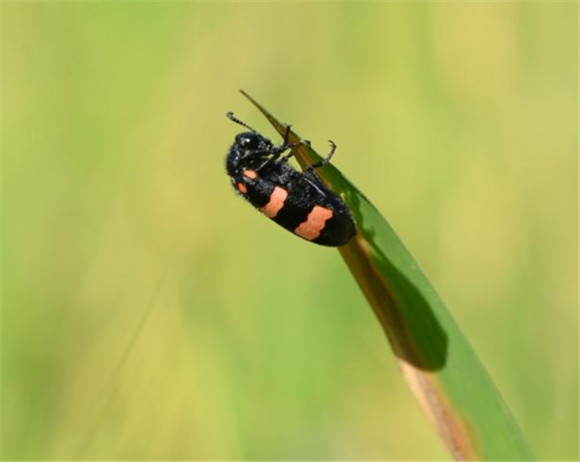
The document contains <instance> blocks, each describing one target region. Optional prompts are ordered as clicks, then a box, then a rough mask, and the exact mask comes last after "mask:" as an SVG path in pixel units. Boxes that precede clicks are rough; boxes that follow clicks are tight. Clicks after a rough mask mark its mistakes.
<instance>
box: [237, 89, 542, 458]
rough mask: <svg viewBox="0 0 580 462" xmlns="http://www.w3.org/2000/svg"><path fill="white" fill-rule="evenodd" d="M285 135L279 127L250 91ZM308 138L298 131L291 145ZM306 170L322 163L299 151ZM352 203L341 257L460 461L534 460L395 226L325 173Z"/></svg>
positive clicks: (335, 174)
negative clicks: (350, 231)
mask: <svg viewBox="0 0 580 462" xmlns="http://www.w3.org/2000/svg"><path fill="white" fill-rule="evenodd" d="M242 93H243V94H244V96H246V97H247V98H248V99H249V100H250V101H251V102H252V103H253V104H254V105H255V106H256V107H257V108H258V109H259V110H260V111H261V112H262V113H263V114H264V116H265V117H266V118H267V119H268V120H269V121H270V123H271V124H272V125H273V126H274V128H275V129H276V130H277V131H278V132H279V133H280V135H282V136H283V135H284V134H285V132H286V127H287V125H285V124H283V123H281V122H279V121H278V120H277V119H276V118H274V117H273V116H272V115H271V114H270V113H269V112H268V111H266V110H265V109H264V108H263V107H262V106H261V105H260V104H258V103H257V102H256V101H255V100H254V99H252V98H251V97H250V96H249V95H248V94H246V93H245V92H243V91H242ZM300 139H301V138H300V137H299V136H298V135H296V133H294V132H290V135H289V142H291V143H292V142H295V141H299V140H300ZM294 152H295V155H296V158H297V159H298V162H299V163H300V165H301V166H302V168H305V167H306V166H308V165H311V164H312V163H314V162H316V161H318V160H320V156H319V155H318V154H316V152H314V150H312V149H311V148H310V147H309V146H307V145H305V144H300V145H298V146H297V147H296V148H294ZM318 172H319V174H320V176H321V177H322V179H323V180H324V181H325V182H326V184H327V185H328V186H329V187H331V188H332V189H333V190H334V191H336V192H337V193H339V194H340V195H341V196H342V197H343V199H344V200H345V201H346V203H347V204H348V206H349V207H350V210H351V211H352V213H353V216H354V219H355V223H356V225H357V229H358V233H357V235H356V236H355V238H353V239H352V240H351V241H350V242H349V243H348V244H347V245H345V246H343V247H341V248H340V249H339V250H340V253H341V254H342V257H343V258H344V260H345V262H346V263H347V265H348V267H349V269H350V271H351V272H352V274H353V276H354V278H355V279H356V281H357V283H358V284H359V286H360V288H361V290H362V291H363V293H364V294H365V296H366V298H367V300H368V302H369V304H370V305H371V307H372V308H373V310H374V312H375V314H376V316H377V317H378V319H379V321H380V323H381V325H382V327H383V329H384V331H385V333H386V335H387V337H388V339H389V342H390V344H391V347H392V349H393V351H394V353H395V355H396V357H397V359H398V362H399V365H400V367H401V370H402V372H403V375H404V377H405V379H406V380H407V383H408V384H409V386H410V388H411V390H412V392H413V394H414V395H415V397H416V398H417V400H418V401H419V404H420V405H421V407H422V408H423V410H424V411H425V413H426V415H427V417H428V419H429V421H430V422H431V424H432V425H433V427H434V428H435V430H436V431H437V434H438V435H439V437H440V438H441V440H442V441H443V443H444V444H445V445H446V447H447V448H448V450H449V452H450V454H451V455H452V457H454V458H455V459H456V460H531V459H532V456H531V453H530V451H529V449H528V447H527V445H526V443H525V442H524V440H523V437H522V435H521V433H520V430H519V428H518V426H517V424H516V423H515V421H514V420H513V418H512V416H511V414H510V412H509V411H508V409H507V408H506V406H505V404H504V402H503V400H502V398H501V396H500V395H499V393H498V391H497V389H496V387H495V385H494V384H493V382H492V381H491V379H490V377H489V376H488V374H487V372H486V371H485V369H484V368H483V366H482V365H481V363H480V361H479V359H478V358H477V356H476V355H475V353H474V352H473V350H472V348H471V347H470V345H469V343H468V342H467V341H466V339H465V337H464V336H463V334H462V333H461V331H460V330H459V327H458V326H457V324H456V323H455V322H454V320H453V318H452V317H451V315H450V314H449V311H448V310H447V308H446V307H445V305H444V304H443V302H442V300H441V299H440V298H439V296H438V295H437V293H436V292H435V290H434V289H433V287H432V286H431V284H430V283H429V281H428V280H427V278H426V277H425V275H424V274H423V273H422V271H421V270H420V269H419V267H418V265H417V263H416V262H415V261H414V260H413V257H412V256H411V255H410V253H409V252H408V251H407V249H406V248H405V246H404V245H403V244H402V242H401V241H400V239H399V238H398V237H397V235H396V234H395V232H394V231H393V229H392V228H391V226H390V225H389V223H388V222H387V221H386V220H385V219H384V218H383V216H382V215H381V214H380V213H379V212H378V211H377V209H376V208H375V207H374V206H373V205H372V204H371V203H370V201H369V200H368V199H367V198H366V197H365V196H364V195H363V194H362V193H361V192H360V191H359V190H358V189H357V188H355V187H354V186H353V185H352V184H351V183H350V182H349V181H348V180H347V179H346V178H345V177H344V176H343V175H342V174H341V173H340V172H339V171H338V170H337V169H336V168H335V167H334V166H333V165H331V164H328V165H326V166H324V167H323V168H321V169H319V170H318Z"/></svg>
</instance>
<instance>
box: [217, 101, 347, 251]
mask: <svg viewBox="0 0 580 462" xmlns="http://www.w3.org/2000/svg"><path fill="white" fill-rule="evenodd" d="M227 116H228V117H229V118H230V119H231V120H232V121H233V122H235V123H237V124H239V125H242V126H243V127H245V128H247V129H249V130H250V131H249V132H244V133H240V134H239V135H237V136H236V138H235V140H234V144H232V147H231V148H230V151H229V154H228V156H227V158H226V170H227V173H228V175H229V176H230V179H231V181H232V185H233V186H234V189H235V190H236V191H237V192H238V193H239V194H241V196H242V197H243V198H244V199H246V200H247V201H249V202H250V203H251V204H252V205H253V206H254V207H255V208H257V209H258V210H259V211H260V212H262V213H263V214H264V215H266V216H267V217H268V218H271V219H272V220H274V221H275V222H276V223H278V224H279V225H280V226H282V227H284V228H286V229H287V230H288V231H291V232H293V233H294V234H296V235H298V236H300V237H301V238H303V239H306V240H307V241H310V242H314V243H316V244H320V245H325V246H331V247H338V246H341V245H344V244H346V243H347V242H348V241H349V240H350V239H351V238H352V237H353V236H354V235H355V233H356V230H355V226H354V223H353V220H352V217H351V215H350V211H349V210H348V207H347V206H346V204H345V203H344V202H343V201H342V199H341V198H340V197H339V196H338V195H336V194H335V193H334V192H332V191H331V190H330V189H328V187H326V186H325V184H324V183H323V182H322V180H321V179H320V177H319V176H318V174H317V173H316V169H317V168H319V167H322V166H323V165H325V164H327V163H328V162H330V159H331V158H332V156H333V154H334V151H335V149H336V145H335V144H334V143H333V142H332V141H330V144H331V150H330V153H329V154H328V156H327V157H326V158H324V159H323V160H321V161H320V162H317V163H315V164H312V165H311V166H309V167H308V168H307V169H306V171H305V172H299V171H297V170H295V169H294V168H292V167H291V166H290V165H289V164H288V160H289V159H290V157H292V155H293V153H292V150H291V149H292V148H293V147H295V146H297V144H298V143H292V144H289V143H288V135H289V133H290V127H288V129H287V130H286V136H285V137H284V141H283V142H282V144H280V145H278V146H275V145H274V144H273V143H272V142H271V141H270V140H269V139H268V138H266V137H264V136H262V135H261V134H259V133H258V132H257V131H256V130H254V129H253V128H252V127H250V126H249V125H247V124H245V123H244V122H242V121H241V120H239V119H237V118H236V117H234V114H233V113H232V112H228V114H227ZM302 142H304V141H302ZM288 149H290V152H289V153H288V154H286V155H284V156H282V154H283V153H284V152H285V151H287V150H288Z"/></svg>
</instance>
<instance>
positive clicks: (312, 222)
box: [294, 205, 332, 241]
mask: <svg viewBox="0 0 580 462" xmlns="http://www.w3.org/2000/svg"><path fill="white" fill-rule="evenodd" d="M330 218H332V210H329V209H326V208H324V207H320V206H319V205H315V206H314V208H313V209H312V211H311V212H310V213H309V214H308V216H307V217H306V221H304V222H302V223H300V225H298V227H297V228H296V229H295V230H294V233H295V234H298V236H300V237H303V238H304V239H308V240H309V241H311V240H313V239H316V238H317V237H318V236H320V233H321V232H322V230H323V229H324V226H325V225H326V222H327V221H328V220H330Z"/></svg>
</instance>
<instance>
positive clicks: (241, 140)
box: [237, 134, 260, 149]
mask: <svg viewBox="0 0 580 462" xmlns="http://www.w3.org/2000/svg"><path fill="white" fill-rule="evenodd" d="M237 142H238V144H239V145H240V146H241V147H242V148H244V149H258V147H259V146H260V140H259V139H258V137H257V136H255V135H251V134H243V135H239V136H238V139H237Z"/></svg>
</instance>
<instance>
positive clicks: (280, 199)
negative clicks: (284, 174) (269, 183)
mask: <svg viewBox="0 0 580 462" xmlns="http://www.w3.org/2000/svg"><path fill="white" fill-rule="evenodd" d="M287 197H288V191H286V190H285V189H284V188H281V187H280V186H276V187H275V188H274V191H272V194H270V202H268V203H267V204H266V205H264V207H261V208H260V212H262V213H263V214H264V215H266V216H267V217H268V218H274V217H275V216H276V215H278V212H279V211H280V210H282V207H284V201H285V200H286V198H287Z"/></svg>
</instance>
